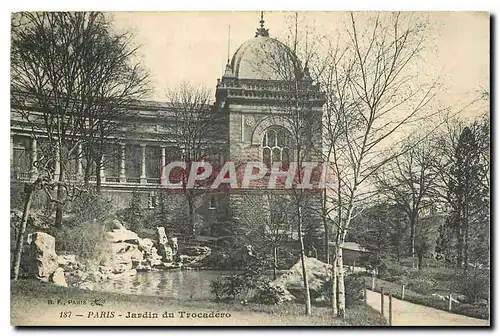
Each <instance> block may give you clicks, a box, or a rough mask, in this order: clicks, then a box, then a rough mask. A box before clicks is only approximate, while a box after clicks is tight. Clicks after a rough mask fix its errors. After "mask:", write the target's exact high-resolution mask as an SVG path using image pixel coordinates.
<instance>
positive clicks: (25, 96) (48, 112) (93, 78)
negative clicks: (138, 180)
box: [11, 12, 147, 227]
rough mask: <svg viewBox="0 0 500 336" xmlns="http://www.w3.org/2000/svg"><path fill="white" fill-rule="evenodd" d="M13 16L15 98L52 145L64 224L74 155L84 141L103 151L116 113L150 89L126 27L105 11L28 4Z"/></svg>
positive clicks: (29, 121) (59, 211)
mask: <svg viewBox="0 0 500 336" xmlns="http://www.w3.org/2000/svg"><path fill="white" fill-rule="evenodd" d="M12 22H13V31H12V45H11V75H12V76H11V78H12V80H11V89H12V90H11V91H12V93H13V94H12V105H13V109H14V113H19V114H20V116H21V117H22V119H23V120H24V121H25V122H26V123H27V124H28V125H29V127H31V129H32V131H33V136H35V137H36V134H37V133H36V131H41V132H42V133H43V134H45V135H46V136H47V141H48V143H49V144H50V146H51V147H52V148H53V150H54V154H53V155H54V157H55V158H57V159H56V160H54V164H53V169H54V170H56V179H57V180H58V182H59V184H58V187H57V192H56V194H57V195H56V199H57V200H59V202H57V206H56V219H55V225H56V226H57V227H60V226H61V225H62V213H63V208H64V202H62V200H63V199H64V189H63V188H61V187H60V186H61V185H63V184H64V182H65V181H66V180H68V179H69V178H70V177H69V176H67V171H68V169H69V166H70V163H71V162H72V161H74V160H75V159H76V158H78V157H81V155H82V153H81V151H79V148H80V147H81V146H83V147H86V149H87V152H95V151H97V152H99V153H102V144H103V143H105V142H106V141H107V140H109V139H110V137H111V134H112V133H114V129H115V128H114V126H111V125H115V124H116V119H113V120H112V119H111V117H114V116H115V115H116V113H119V112H121V111H124V110H125V109H126V106H127V105H128V104H129V103H130V102H131V101H132V100H134V99H136V98H139V97H140V96H141V95H142V94H143V93H144V92H145V87H146V83H147V74H145V73H144V72H143V71H142V69H141V67H140V66H139V64H133V63H132V61H131V58H132V57H134V53H135V50H136V49H135V48H133V47H131V46H130V36H129V34H126V33H125V34H122V35H120V34H115V33H114V32H112V29H111V26H110V22H109V21H108V19H107V18H106V17H105V16H104V14H102V13H97V12H90V13H89V12H23V13H16V14H14V15H13V19H12ZM110 130H111V132H110ZM95 156H96V155H94V157H95ZM100 156H102V155H101V154H97V157H100ZM97 161H99V160H97ZM99 162H100V161H99ZM97 172H98V170H97Z"/></svg>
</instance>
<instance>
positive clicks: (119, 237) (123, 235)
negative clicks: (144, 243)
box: [106, 228, 139, 244]
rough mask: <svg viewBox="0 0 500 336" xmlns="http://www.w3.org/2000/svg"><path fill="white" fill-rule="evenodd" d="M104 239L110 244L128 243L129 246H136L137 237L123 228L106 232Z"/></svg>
mask: <svg viewBox="0 0 500 336" xmlns="http://www.w3.org/2000/svg"><path fill="white" fill-rule="evenodd" d="M106 239H107V240H108V241H110V242H112V243H122V242H124V243H129V244H138V243H139V236H138V235H137V233H135V232H133V231H130V230H127V229H125V228H122V229H114V230H113V231H110V232H106Z"/></svg>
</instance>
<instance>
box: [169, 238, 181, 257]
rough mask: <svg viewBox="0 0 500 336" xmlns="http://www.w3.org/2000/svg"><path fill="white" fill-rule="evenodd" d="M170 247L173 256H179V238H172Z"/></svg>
mask: <svg viewBox="0 0 500 336" xmlns="http://www.w3.org/2000/svg"><path fill="white" fill-rule="evenodd" d="M170 247H171V248H172V255H174V256H175V255H177V253H178V252H179V244H178V243H177V237H172V238H170Z"/></svg>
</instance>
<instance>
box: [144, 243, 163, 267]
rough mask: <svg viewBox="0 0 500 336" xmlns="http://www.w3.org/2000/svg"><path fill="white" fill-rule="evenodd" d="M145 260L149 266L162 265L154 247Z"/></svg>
mask: <svg viewBox="0 0 500 336" xmlns="http://www.w3.org/2000/svg"><path fill="white" fill-rule="evenodd" d="M146 260H147V261H148V262H149V264H150V265H151V266H156V265H160V264H161V263H162V261H161V256H160V255H159V254H158V252H157V250H156V247H153V248H152V249H151V254H150V255H148V256H146Z"/></svg>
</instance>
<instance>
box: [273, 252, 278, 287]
mask: <svg viewBox="0 0 500 336" xmlns="http://www.w3.org/2000/svg"><path fill="white" fill-rule="evenodd" d="M277 268H278V246H274V247H273V280H276V278H277V276H276V270H277Z"/></svg>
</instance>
